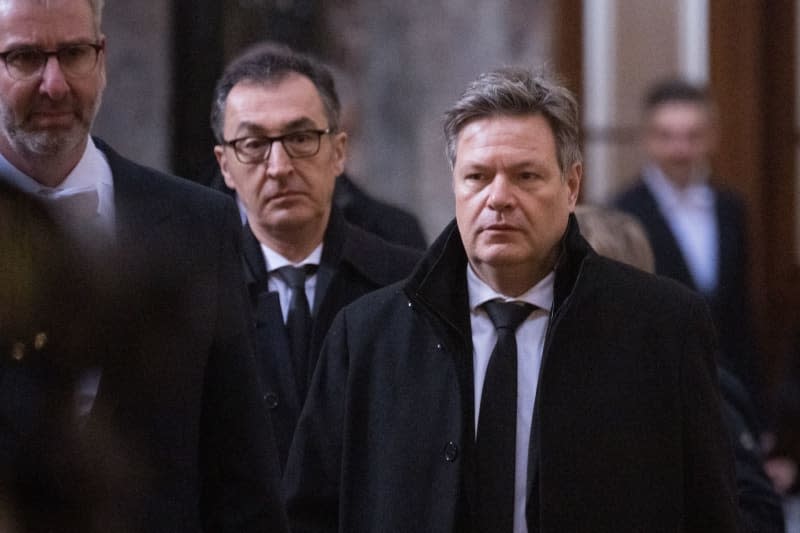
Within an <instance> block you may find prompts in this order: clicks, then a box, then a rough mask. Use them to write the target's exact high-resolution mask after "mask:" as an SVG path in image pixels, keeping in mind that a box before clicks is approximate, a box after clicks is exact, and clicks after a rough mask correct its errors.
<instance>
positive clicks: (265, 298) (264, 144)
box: [211, 46, 419, 466]
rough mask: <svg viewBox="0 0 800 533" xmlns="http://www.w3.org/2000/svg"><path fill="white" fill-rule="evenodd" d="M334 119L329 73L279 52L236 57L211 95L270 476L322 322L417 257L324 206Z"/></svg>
mask: <svg viewBox="0 0 800 533" xmlns="http://www.w3.org/2000/svg"><path fill="white" fill-rule="evenodd" d="M339 111H340V108H339V99H338V96H337V94H336V89H335V87H334V83H333V79H332V77H331V74H330V72H329V71H328V70H327V69H326V68H325V67H324V66H323V65H322V64H321V63H319V62H318V61H316V60H315V59H313V58H311V57H309V56H306V55H302V54H299V53H296V52H294V51H292V50H290V49H288V48H285V47H275V46H261V47H258V48H256V49H254V50H252V51H247V52H245V53H244V54H243V55H242V56H241V57H240V58H238V59H236V60H234V61H233V62H232V63H231V64H230V65H229V66H228V67H227V68H226V69H225V71H224V73H223V74H222V77H221V78H220V79H219V81H218V82H217V85H216V89H215V92H214V102H213V107H212V112H211V126H212V129H213V131H214V136H215V137H216V139H217V143H218V144H217V146H216V147H215V148H214V153H215V155H216V157H217V160H218V162H219V168H220V171H221V173H222V175H223V177H224V180H225V184H226V185H227V187H229V188H230V189H232V190H233V191H235V193H236V198H237V200H238V202H239V205H240V206H241V208H242V210H243V213H244V214H245V218H246V227H245V235H244V244H243V248H244V252H245V264H244V272H245V278H246V280H247V282H248V285H249V288H250V296H251V303H252V307H253V309H254V313H255V321H256V324H255V325H256V330H257V331H256V334H257V337H256V341H257V358H258V363H259V368H260V377H261V381H262V385H263V395H264V400H265V402H266V404H267V407H268V408H269V409H270V413H271V418H272V422H273V424H274V427H275V435H276V440H277V442H278V449H279V454H280V459H281V466H282V465H283V464H284V462H285V460H286V457H287V454H288V450H289V445H290V443H291V441H292V435H293V434H294V429H295V426H296V424H297V417H298V416H299V415H300V409H301V408H302V406H303V402H304V400H305V397H306V392H307V390H308V383H309V381H310V379H311V376H312V374H313V372H314V368H315V367H316V363H317V357H318V354H319V350H320V347H321V345H322V339H323V338H324V336H325V333H326V332H327V331H328V327H329V326H330V324H331V322H332V321H333V318H334V316H335V315H336V313H338V312H339V310H340V309H341V308H342V307H344V306H345V305H347V304H348V303H350V302H352V301H353V300H355V299H356V298H358V297H359V296H361V295H363V294H366V293H367V292H370V291H373V290H375V289H377V288H379V287H383V286H384V285H388V284H390V283H392V282H394V281H397V280H398V279H401V278H402V277H403V276H405V275H407V274H408V272H410V270H411V268H412V267H413V265H414V263H415V262H416V261H417V259H418V257H419V253H418V252H417V251H415V250H412V249H410V248H406V247H403V246H400V245H395V244H391V243H389V242H387V241H384V240H383V239H381V238H380V237H378V236H376V235H373V234H371V233H368V232H366V231H364V230H362V229H360V228H358V227H356V226H354V225H352V224H350V223H348V222H347V221H346V220H345V219H344V217H343V216H342V214H341V213H340V212H339V211H338V210H337V209H336V208H335V207H334V205H333V201H332V195H333V189H334V184H335V183H336V177H337V176H338V175H340V174H341V173H342V171H343V169H344V164H345V160H346V152H347V133H346V132H344V131H342V129H341V127H340V116H339Z"/></svg>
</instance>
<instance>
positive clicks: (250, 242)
mask: <svg viewBox="0 0 800 533" xmlns="http://www.w3.org/2000/svg"><path fill="white" fill-rule="evenodd" d="M243 237H244V243H243V246H242V249H243V254H244V263H245V280H246V281H247V283H248V284H249V285H251V286H252V285H256V286H257V291H261V290H266V283H267V272H266V263H265V262H264V254H263V253H262V251H261V247H260V245H259V243H258V240H257V239H256V238H255V236H254V235H253V232H252V231H251V230H250V227H249V226H245V228H244V232H243ZM388 248H397V246H396V245H393V244H390V243H387V242H385V241H383V240H381V239H380V238H379V237H377V236H375V235H373V234H371V233H368V232H366V231H364V230H362V229H361V228H359V227H357V226H354V225H353V224H350V223H349V222H347V220H345V218H344V215H343V214H342V212H341V210H339V209H338V208H337V207H335V206H334V207H332V208H331V215H330V219H329V220H328V227H327V228H326V229H325V235H324V237H323V248H322V258H321V259H320V265H319V271H318V272H319V274H320V276H321V277H327V276H330V277H332V276H333V275H334V274H335V273H336V272H339V271H341V270H342V269H343V268H345V267H346V268H349V269H352V270H353V271H355V272H357V273H358V274H359V275H361V276H362V277H363V278H364V279H366V280H368V281H370V282H371V283H373V284H374V285H375V286H376V287H378V286H383V285H388V284H389V283H393V282H394V281H395V278H392V277H391V276H390V275H389V273H390V272H391V269H387V268H383V267H382V266H381V265H382V262H383V261H385V260H387V257H388V260H391V254H388V253H387V252H388ZM251 290H252V289H251Z"/></svg>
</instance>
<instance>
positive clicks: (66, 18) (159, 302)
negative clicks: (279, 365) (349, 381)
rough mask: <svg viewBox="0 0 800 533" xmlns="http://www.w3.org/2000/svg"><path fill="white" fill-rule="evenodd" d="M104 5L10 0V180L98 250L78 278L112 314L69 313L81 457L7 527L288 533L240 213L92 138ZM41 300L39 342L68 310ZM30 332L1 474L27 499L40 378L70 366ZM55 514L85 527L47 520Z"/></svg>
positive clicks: (3, 32)
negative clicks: (47, 321) (250, 308)
mask: <svg viewBox="0 0 800 533" xmlns="http://www.w3.org/2000/svg"><path fill="white" fill-rule="evenodd" d="M102 4H103V2H102V0H48V1H43V0H0V62H2V66H0V184H1V185H3V186H4V187H11V188H13V189H14V190H16V191H21V192H22V193H26V194H29V195H31V196H36V197H37V200H38V201H37V203H43V204H45V205H47V206H48V207H49V208H50V209H51V210H52V211H53V212H54V213H55V214H58V215H59V216H58V217H54V219H55V220H58V221H60V222H62V221H63V222H64V226H65V229H66V230H67V231H68V233H70V234H76V235H79V236H80V237H82V240H84V239H85V240H86V241H90V242H89V243H88V244H90V245H92V246H91V247H90V251H91V252H92V253H91V254H87V255H86V256H85V257H81V260H84V261H85V263H86V264H85V265H81V268H83V269H84V270H86V271H87V272H91V273H92V278H93V279H95V280H96V282H97V284H98V289H99V290H98V291H97V292H98V293H100V294H102V297H103V308H102V309H103V313H102V316H95V313H88V312H87V311H90V310H93V309H94V308H95V307H96V306H95V305H93V302H92V301H91V299H92V296H93V295H94V292H95V291H89V290H87V291H83V292H80V293H79V294H78V295H77V296H75V300H77V301H71V302H69V303H70V304H80V305H77V308H78V309H81V310H82V311H83V313H84V314H86V315H91V316H92V318H91V319H89V318H83V317H82V319H83V320H87V321H89V322H88V326H87V327H86V328H85V331H86V332H88V333H85V332H84V328H80V330H70V331H69V333H70V339H69V340H70V341H71V345H77V346H78V350H77V351H78V352H79V353H80V354H81V362H82V363H85V365H84V364H82V365H81V366H80V370H79V371H76V372H75V373H74V375H64V376H61V377H62V378H63V379H58V380H55V381H57V382H58V383H62V382H63V383H65V385H64V386H65V387H66V390H65V391H63V396H64V397H65V398H73V397H74V400H75V401H74V405H72V403H71V402H70V401H67V402H65V403H64V405H62V406H59V407H62V408H60V409H59V411H60V412H61V411H63V412H64V413H65V419H64V420H63V421H62V420H59V421H57V422H58V423H59V424H62V423H63V424H64V425H65V426H66V427H67V428H68V429H73V430H74V431H72V432H65V433H70V434H72V433H76V434H77V437H76V438H77V440H78V441H79V443H78V445H76V447H77V448H78V449H81V450H82V451H83V452H84V453H81V454H80V457H81V459H82V460H83V461H85V463H84V462H81V463H80V464H75V465H74V468H70V469H68V470H69V471H70V472H71V475H69V476H53V477H54V481H55V482H54V483H53V486H52V487H48V488H49V489H52V491H50V490H43V491H41V492H34V493H33V494H34V500H33V501H35V502H36V507H35V512H32V513H25V512H24V511H25V509H11V510H10V511H9V510H8V509H2V512H3V513H4V514H3V516H2V518H3V519H5V518H7V517H8V516H9V514H10V515H11V516H12V517H15V518H16V519H17V520H15V521H22V520H23V519H22V518H20V517H23V516H28V517H31V518H32V519H33V520H34V522H33V523H22V522H21V523H15V524H13V525H12V528H13V530H15V531H25V530H36V531H44V530H47V531H51V530H52V531H65V530H70V531H72V530H80V531H86V532H95V531H98V532H99V531H103V532H105V531H125V532H130V533H136V532H148V533H154V532H156V533H157V532H164V533H175V532H199V531H215V532H217V531H219V532H231V533H233V532H236V533H239V532H249V531H253V532H264V531H278V532H282V531H286V520H285V515H284V512H283V508H282V505H281V502H280V497H279V494H278V474H279V471H278V463H277V457H276V456H277V454H276V452H275V443H274V440H273V436H272V433H271V426H270V424H269V423H268V422H267V420H268V417H267V414H266V410H265V409H264V405H263V402H262V401H261V396H260V391H259V389H258V385H257V378H256V377H255V376H256V372H255V361H254V359H253V353H252V351H251V346H252V339H251V338H250V331H251V328H250V324H249V320H248V318H247V300H246V292H245V290H246V289H245V285H244V282H243V279H242V271H241V266H240V264H241V259H240V255H239V253H238V251H239V246H238V239H239V235H240V232H241V227H240V225H239V221H238V216H237V213H236V207H235V205H234V203H233V202H231V201H230V199H228V198H225V197H224V196H223V195H220V194H217V193H214V192H212V191H209V190H207V189H205V188H203V187H200V186H198V185H194V184H192V183H190V182H188V181H184V180H180V179H177V178H175V177H172V176H167V175H164V174H161V173H159V172H156V171H154V170H151V169H148V168H144V167H142V166H139V165H137V164H135V163H133V162H132V161H129V160H128V159H125V158H123V157H122V156H120V155H119V154H117V153H116V152H115V151H114V150H112V149H111V148H110V147H109V146H107V145H106V144H105V143H103V142H102V141H100V140H99V139H94V138H92V137H90V136H89V131H90V129H91V126H92V122H93V120H94V118H95V115H96V113H97V109H98V107H99V105H100V100H101V95H102V93H103V90H104V88H105V84H106V71H105V68H106V67H105V53H104V50H105V43H106V37H105V36H104V35H103V33H102V32H101V29H100V23H101V12H102V7H103V5H102ZM67 215H68V216H67ZM9 216H13V215H9ZM29 233H31V232H29V231H21V232H20V237H19V238H20V239H25V238H26V237H28V236H29V235H27V234H29ZM31 234H32V233H31ZM82 244H83V243H82ZM95 254H97V255H95ZM95 259H99V261H97V262H95ZM98 263H99V265H98ZM47 266H48V267H50V268H56V266H52V265H47ZM94 274H96V276H95V275H94ZM34 289H36V287H34ZM37 301H38V300H37ZM44 302H45V304H44V305H45V306H46V307H45V308H44V309H42V311H43V312H42V313H41V314H40V313H35V312H34V313H31V314H30V316H32V317H33V318H32V321H33V322H35V323H33V324H30V327H32V328H36V329H33V330H32V331H43V332H44V333H46V332H47V331H46V330H40V329H38V328H39V327H43V326H40V324H39V321H40V316H45V315H46V314H47V313H45V312H44V311H47V312H49V313H51V314H52V313H56V314H58V313H61V314H62V315H65V316H66V315H67V313H68V311H67V309H68V308H72V307H71V306H59V305H58V300H57V299H55V298H50V299H49V300H48V299H47V298H45V299H44ZM17 311H18V312H19V311H21V310H19V309H18V310H17ZM26 316H27V315H26ZM0 334H2V335H6V334H7V331H6V328H5V325H3V324H0ZM51 336H52V335H51ZM72 337H75V338H72ZM36 338H37V339H41V340H36V341H33V343H32V344H31V343H28V344H31V346H32V347H31V348H29V349H24V347H25V346H26V345H24V344H20V343H15V344H14V345H15V346H16V345H19V346H21V347H22V348H20V349H15V350H12V351H11V352H10V355H9V354H8V353H6V352H3V353H2V354H0V355H2V358H0V390H2V391H3V396H2V397H3V400H4V401H3V402H0V472H2V473H7V472H12V473H13V472H16V475H14V474H9V476H8V477H7V478H5V479H7V480H9V479H10V483H11V484H12V485H16V484H17V483H15V482H16V481H19V485H20V486H23V487H24V486H30V483H31V482H34V483H35V482H36V481H37V480H36V479H33V480H31V479H28V478H30V477H31V476H26V472H18V471H17V470H16V469H17V468H18V467H19V465H20V464H21V461H20V460H19V454H21V453H23V452H27V458H28V460H29V461H28V464H35V463H36V462H37V461H36V457H35V454H36V453H37V450H36V448H35V442H36V441H35V436H36V435H37V434H40V433H41V432H42V431H41V428H42V427H47V425H48V423H49V422H50V421H48V420H47V410H43V409H39V408H37V406H39V405H47V404H49V403H52V402H53V401H54V400H53V391H52V390H49V389H48V387H46V386H37V384H41V383H50V382H53V381H54V380H52V379H51V380H45V379H42V377H43V376H45V377H46V376H50V375H52V374H54V373H56V372H60V370H59V369H60V368H62V367H63V365H59V362H60V360H62V359H64V356H65V354H64V353H55V351H54V350H51V349H50V346H53V345H55V344H56V343H55V342H54V341H53V342H48V343H45V339H46V338H48V336H45V335H44V334H43V335H38V336H37V337H36ZM15 340H16V339H10V341H12V342H14V341H15ZM32 443H33V445H32ZM59 444H64V445H65V444H67V443H58V442H56V443H54V447H56V448H58V449H63V448H64V447H65V446H59ZM32 455H33V457H31V456H32ZM71 458H72V456H66V455H65V456H63V457H61V458H60V463H69V462H70V461H71ZM73 474H74V475H73ZM45 477H46V476H45ZM4 488H5V487H0V508H3V507H4V505H3V504H4V503H6V502H5V498H6V497H7V495H8V493H7V491H5V490H4ZM14 488H15V487H12V491H13V490H14ZM17 489H18V490H20V489H19V487H17ZM56 511H57V512H58V513H59V515H60V516H65V517H70V519H73V518H74V519H76V520H77V521H78V522H79V523H80V524H83V525H84V526H83V527H80V528H74V529H73V528H72V527H70V524H67V523H59V521H58V520H57V519H56V521H55V522H47V521H44V520H45V519H44V517H48V516H53V515H54V513H56ZM6 513H8V514H6ZM15 513H16V515H15ZM62 513H63V514H62ZM17 515H18V516H17ZM71 523H72V522H71ZM4 531H5V529H4Z"/></svg>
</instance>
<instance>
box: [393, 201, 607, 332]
mask: <svg viewBox="0 0 800 533" xmlns="http://www.w3.org/2000/svg"><path fill="white" fill-rule="evenodd" d="M593 253H594V252H593V251H592V249H591V248H590V247H589V244H588V243H587V242H586V240H584V238H583V236H582V235H581V234H580V230H579V228H578V222H577V220H576V219H575V215H572V214H571V215H570V217H569V223H568V224H567V229H566V231H565V232H564V236H563V237H562V239H561V254H560V255H559V258H558V261H557V263H556V269H555V271H556V279H555V287H554V295H553V310H554V311H556V310H558V308H559V307H560V306H561V304H563V303H564V300H566V298H567V296H569V294H570V293H571V292H572V290H573V287H574V286H575V282H576V280H577V279H578V273H579V272H580V268H581V265H582V263H583V261H584V260H585V259H586V258H587V257H588V256H589V255H590V254H593ZM466 266H467V255H466V251H465V250H464V244H463V242H462V241H461V235H460V234H459V232H458V227H457V226H456V222H455V220H453V221H451V222H450V223H449V224H448V225H447V227H445V229H444V231H443V232H442V233H441V234H440V235H439V237H438V238H437V239H436V241H435V242H434V243H433V244H432V245H431V247H430V248H429V249H428V251H427V252H426V254H425V255H424V256H423V259H422V260H421V261H420V262H419V264H418V265H417V267H416V268H415V269H414V272H412V274H411V276H410V277H409V278H408V281H407V282H406V284H405V286H404V290H405V291H406V294H407V295H408V296H409V298H411V300H412V301H417V302H421V303H423V304H424V305H426V306H427V307H429V308H430V309H431V310H432V311H433V312H434V313H436V314H437V315H439V317H440V318H442V319H443V320H444V321H445V322H447V323H448V324H450V325H451V326H452V327H453V328H455V329H456V331H459V332H468V331H470V327H469V296H468V295H467V274H466V272H467V271H466Z"/></svg>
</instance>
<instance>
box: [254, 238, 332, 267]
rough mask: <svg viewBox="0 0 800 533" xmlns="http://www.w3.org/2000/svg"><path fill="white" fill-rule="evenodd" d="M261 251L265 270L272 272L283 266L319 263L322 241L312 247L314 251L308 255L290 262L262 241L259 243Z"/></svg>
mask: <svg viewBox="0 0 800 533" xmlns="http://www.w3.org/2000/svg"><path fill="white" fill-rule="evenodd" d="M261 251H262V253H263V254H264V262H265V263H266V265H267V272H273V271H275V270H277V269H279V268H282V267H285V266H302V265H319V263H320V259H322V243H319V245H318V246H317V247H316V248H314V251H312V252H311V253H310V254H308V257H306V258H305V259H303V260H302V261H300V262H298V263H292V262H291V261H289V260H288V259H286V258H285V257H284V256H282V255H281V254H279V253H278V252H276V251H275V250H273V249H272V248H270V247H269V246H267V245H266V244H263V243H262V244H261Z"/></svg>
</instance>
